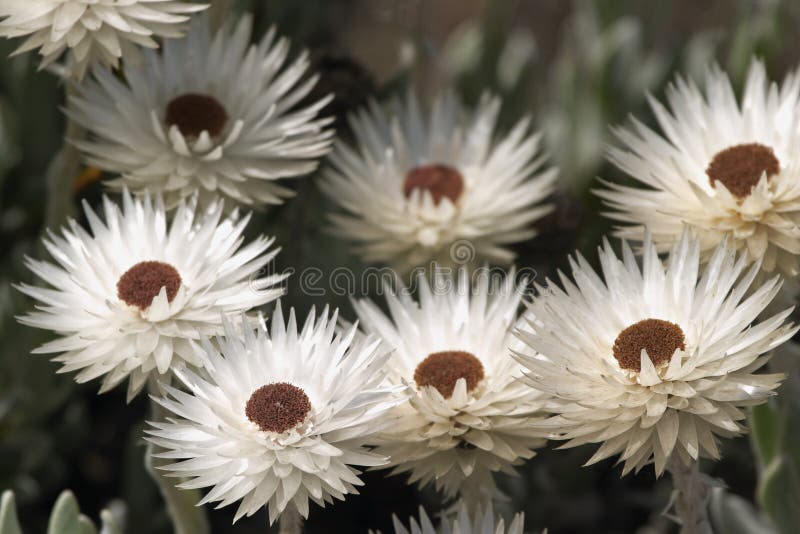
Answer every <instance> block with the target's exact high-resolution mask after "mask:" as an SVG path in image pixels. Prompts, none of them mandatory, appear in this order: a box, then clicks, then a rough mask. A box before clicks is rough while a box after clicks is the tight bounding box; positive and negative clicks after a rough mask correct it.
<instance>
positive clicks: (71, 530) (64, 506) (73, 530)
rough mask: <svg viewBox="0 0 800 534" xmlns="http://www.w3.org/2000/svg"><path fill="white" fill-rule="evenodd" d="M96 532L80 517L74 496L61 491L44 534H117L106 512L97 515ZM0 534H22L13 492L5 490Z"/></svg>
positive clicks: (0, 517) (117, 528)
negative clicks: (98, 518)
mask: <svg viewBox="0 0 800 534" xmlns="http://www.w3.org/2000/svg"><path fill="white" fill-rule="evenodd" d="M100 521H101V524H100V530H99V531H98V530H97V527H95V525H94V523H92V520H91V519H89V518H88V517H86V516H85V515H83V514H82V513H81V510H80V508H79V507H78V500H77V499H76V498H75V495H74V494H73V493H72V492H71V491H69V490H65V491H63V492H62V493H61V495H59V497H58V499H57V500H56V503H55V505H54V506H53V510H52V511H51V512H50V520H49V521H48V524H47V534H98V532H99V534H121V533H122V531H121V530H120V529H119V527H118V526H117V523H116V521H115V520H114V517H113V515H112V514H111V512H109V511H108V510H103V511H102V512H100ZM0 534H23V531H22V527H21V526H20V524H19V518H18V517H17V506H16V502H15V499H14V492H13V491H11V490H7V491H5V492H3V495H2V497H0Z"/></svg>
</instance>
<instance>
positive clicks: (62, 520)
mask: <svg viewBox="0 0 800 534" xmlns="http://www.w3.org/2000/svg"><path fill="white" fill-rule="evenodd" d="M96 532H97V530H96V529H95V528H94V525H93V524H92V522H91V521H90V520H89V519H88V518H87V517H86V516H82V515H81V512H80V508H79V507H78V501H77V499H75V495H74V494H73V493H72V492H71V491H69V490H65V491H63V492H62V493H61V495H59V497H58V500H57V501H56V504H55V506H53V511H52V512H51V513H50V522H49V523H48V526H47V534H95V533H96Z"/></svg>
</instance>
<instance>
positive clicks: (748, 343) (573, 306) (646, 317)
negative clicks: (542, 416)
mask: <svg viewBox="0 0 800 534" xmlns="http://www.w3.org/2000/svg"><path fill="white" fill-rule="evenodd" d="M643 255H644V259H643V266H642V268H641V269H640V268H639V267H638V265H637V264H636V260H635V258H634V255H633V252H632V251H631V249H630V247H629V246H628V244H627V243H624V242H623V250H622V259H618V258H617V257H616V256H615V254H614V252H613V251H612V249H611V246H610V244H609V243H608V242H607V241H606V243H605V245H604V247H603V248H602V249H601V250H600V265H601V266H602V270H603V275H604V278H605V282H604V281H603V280H602V279H601V278H600V276H598V275H597V274H596V273H595V272H594V271H593V270H592V268H591V267H590V266H589V264H588V262H587V261H586V260H585V259H584V258H583V257H581V256H578V257H577V261H576V260H573V259H570V264H571V266H572V272H573V278H574V279H575V282H574V283H573V282H571V281H570V280H569V279H568V278H567V277H566V276H562V277H561V280H562V284H563V285H564V289H563V290H562V289H560V288H558V287H556V286H555V284H552V283H549V284H548V286H547V287H543V288H539V289H540V295H539V296H538V297H537V298H536V299H534V301H533V303H532V304H531V306H530V313H529V315H528V316H527V318H528V320H529V323H528V325H527V329H528V331H523V332H520V333H519V335H520V337H521V339H522V340H523V341H524V342H525V343H526V344H528V345H529V346H530V348H532V349H533V350H535V351H536V352H537V353H538V354H535V355H530V354H519V355H518V358H519V360H520V362H521V363H522V364H524V365H525V366H526V367H527V368H528V369H529V372H526V376H527V380H528V381H529V382H530V384H531V385H532V386H534V387H536V388H538V389H540V390H542V391H546V392H549V393H551V394H552V395H554V396H556V397H558V398H559V399H561V400H562V401H563V404H554V405H553V410H554V411H555V412H556V414H557V415H555V416H554V417H553V418H552V419H550V420H549V421H547V422H545V423H542V426H543V427H546V428H550V429H551V430H552V431H553V433H554V434H553V436H552V437H553V438H558V439H567V440H570V441H569V442H568V443H566V444H565V447H573V446H578V445H582V444H584V443H600V444H601V446H600V448H599V449H598V450H597V452H596V454H595V455H594V456H592V458H591V459H590V460H589V461H588V462H587V465H589V464H593V463H595V462H597V461H600V460H603V459H605V458H608V457H610V456H612V455H615V454H619V455H620V456H619V461H620V462H623V461H624V462H625V466H624V469H623V475H624V474H626V473H628V472H629V471H630V470H631V469H636V470H637V471H638V470H639V469H641V468H642V467H643V466H644V465H646V464H647V463H648V462H649V461H650V460H651V459H653V460H654V463H655V471H656V474H658V475H660V474H661V473H662V472H663V470H664V468H665V465H666V464H667V463H668V461H670V460H671V459H672V458H675V459H676V460H680V461H682V462H683V463H684V464H688V463H690V462H691V461H692V460H696V459H697V458H698V457H700V456H705V457H710V458H714V459H716V458H718V457H719V450H718V449H717V440H716V437H715V436H722V437H733V436H737V435H739V434H741V433H743V432H744V431H745V428H744V426H743V424H742V423H740V421H742V420H743V419H744V418H745V413H744V412H743V411H742V410H741V408H742V407H745V406H752V405H755V404H760V403H762V402H764V401H765V400H766V399H767V397H769V396H771V395H773V394H774V391H773V390H774V389H775V388H776V387H777V386H778V384H779V382H780V381H781V379H782V378H784V377H783V375H780V374H754V373H755V371H756V370H757V369H759V368H760V367H761V366H763V365H764V364H765V363H766V361H767V359H768V358H769V354H767V353H768V351H770V350H771V349H773V348H775V347H777V346H778V345H780V344H781V343H783V342H784V341H786V340H787V339H789V338H790V337H791V336H792V335H793V334H794V333H795V332H796V331H797V328H795V327H793V326H792V325H786V324H784V320H785V319H786V318H787V317H788V316H789V313H790V312H791V309H789V310H786V311H783V312H781V313H778V314H776V315H773V316H771V317H770V318H768V319H766V320H764V321H762V322H761V323H758V324H755V325H754V324H753V321H754V320H755V319H756V317H758V316H759V314H760V313H761V312H762V311H763V310H764V308H765V307H766V306H767V305H768V304H769V302H770V301H771V300H772V298H773V297H774V296H775V295H776V293H777V292H778V290H779V289H780V283H779V281H778V277H777V276H776V277H775V278H773V279H772V280H770V281H768V282H766V283H764V284H763V285H762V286H760V287H758V288H751V285H752V283H753V280H754V278H755V277H756V275H757V273H758V269H759V265H758V262H756V264H754V265H753V266H752V267H751V268H750V269H746V265H747V263H748V260H747V259H746V258H745V257H743V256H739V257H737V256H736V253H735V252H734V251H733V250H732V249H729V248H727V247H726V244H725V243H724V242H723V243H721V244H720V245H719V247H718V248H717V249H716V250H715V251H714V252H713V254H712V255H711V258H710V260H709V261H708V264H707V266H706V267H705V270H704V271H703V272H702V274H699V265H700V242H699V240H697V239H694V238H691V237H690V236H689V233H688V232H686V233H684V234H683V237H681V238H680V239H679V241H678V242H677V243H676V244H675V245H673V248H672V251H671V253H670V256H669V260H668V262H667V263H666V264H664V263H662V261H661V260H660V259H659V257H658V255H657V252H656V247H655V246H654V245H653V244H652V243H651V242H650V239H649V236H648V237H647V238H646V240H645V244H644V249H643Z"/></svg>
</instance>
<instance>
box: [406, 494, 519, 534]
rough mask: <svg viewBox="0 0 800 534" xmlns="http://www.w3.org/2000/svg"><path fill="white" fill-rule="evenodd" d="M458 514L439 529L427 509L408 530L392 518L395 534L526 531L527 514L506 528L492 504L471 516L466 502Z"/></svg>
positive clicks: (422, 509) (497, 533)
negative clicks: (434, 524) (496, 514)
mask: <svg viewBox="0 0 800 534" xmlns="http://www.w3.org/2000/svg"><path fill="white" fill-rule="evenodd" d="M457 509H458V513H457V515H456V517H455V518H454V519H453V520H452V521H448V520H444V521H442V523H441V524H440V525H439V528H436V527H434V526H433V522H432V521H431V520H430V518H429V517H428V514H426V513H425V509H424V508H422V507H421V506H420V508H419V521H417V520H416V519H415V518H413V517H412V518H411V520H410V521H409V525H408V528H406V527H405V525H403V524H402V523H401V522H400V520H399V519H398V518H397V516H392V523H393V524H394V532H395V534H523V532H524V530H525V514H523V513H522V512H519V513H518V514H515V515H514V519H512V520H511V523H510V524H509V525H508V528H506V523H505V520H504V519H503V518H502V517H497V516H495V514H494V509H493V507H492V505H491V503H489V504H488V506H487V507H486V510H485V511H483V510H482V509H481V508H480V507H478V508H477V510H476V511H475V512H474V515H473V514H470V511H469V508H468V507H467V503H466V502H464V501H461V502H459V504H458V508H457Z"/></svg>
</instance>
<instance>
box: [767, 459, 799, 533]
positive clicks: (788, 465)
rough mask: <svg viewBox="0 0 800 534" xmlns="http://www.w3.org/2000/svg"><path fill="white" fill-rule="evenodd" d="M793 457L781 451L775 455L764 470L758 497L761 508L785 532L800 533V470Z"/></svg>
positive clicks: (779, 529) (780, 530)
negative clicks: (798, 499)
mask: <svg viewBox="0 0 800 534" xmlns="http://www.w3.org/2000/svg"><path fill="white" fill-rule="evenodd" d="M797 467H798V466H797V465H796V464H795V462H794V461H793V460H792V458H791V457H790V456H789V455H787V454H781V455H779V456H776V457H775V458H773V460H772V461H771V462H770V463H769V464H767V466H766V467H765V468H764V470H763V472H762V473H761V477H760V479H759V482H758V490H757V497H758V502H759V504H760V505H761V507H762V508H763V509H764V510H765V511H766V512H767V514H769V516H770V518H771V519H772V521H773V522H774V523H775V526H777V527H778V531H779V532H782V533H785V534H794V533H796V532H797V525H800V506H798V501H797V498H798V496H800V472H798V469H797Z"/></svg>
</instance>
